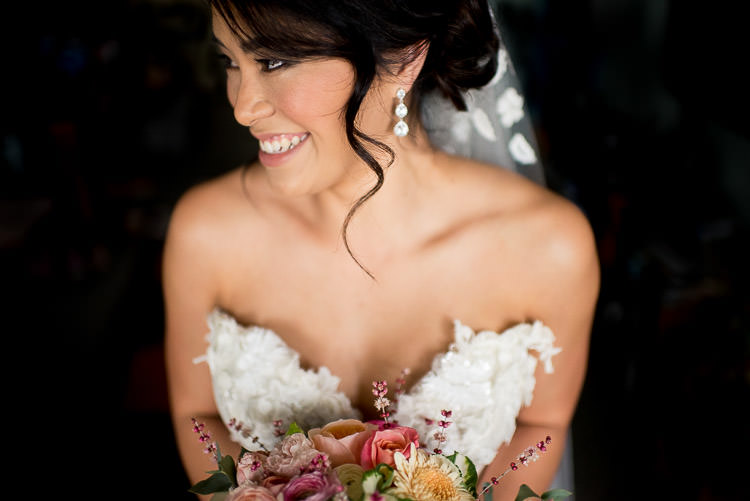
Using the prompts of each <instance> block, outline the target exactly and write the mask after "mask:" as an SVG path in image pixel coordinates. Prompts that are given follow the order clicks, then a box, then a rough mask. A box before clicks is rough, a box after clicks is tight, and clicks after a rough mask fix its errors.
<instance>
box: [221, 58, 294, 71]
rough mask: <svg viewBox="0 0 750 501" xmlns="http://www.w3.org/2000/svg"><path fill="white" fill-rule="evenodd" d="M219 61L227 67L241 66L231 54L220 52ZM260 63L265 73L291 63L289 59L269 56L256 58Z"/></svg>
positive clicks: (228, 68) (235, 67)
mask: <svg viewBox="0 0 750 501" xmlns="http://www.w3.org/2000/svg"><path fill="white" fill-rule="evenodd" d="M217 56H218V58H219V61H220V62H221V65H222V66H223V67H224V68H225V69H227V70H230V69H237V68H239V65H238V64H237V63H235V62H234V61H233V60H232V59H231V58H230V57H229V56H227V55H226V54H224V53H219V54H218V55H217ZM255 61H256V62H257V63H258V64H260V65H261V71H263V72H265V73H271V72H273V71H276V70H278V69H281V68H284V67H288V66H290V65H291V63H290V62H289V61H285V60H283V59H275V58H268V59H262V58H260V59H256V60H255Z"/></svg>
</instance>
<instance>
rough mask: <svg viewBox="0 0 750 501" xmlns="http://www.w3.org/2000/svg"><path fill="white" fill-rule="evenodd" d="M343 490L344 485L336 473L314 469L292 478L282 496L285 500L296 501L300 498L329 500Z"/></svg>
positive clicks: (320, 500) (307, 500) (310, 500)
mask: <svg viewBox="0 0 750 501" xmlns="http://www.w3.org/2000/svg"><path fill="white" fill-rule="evenodd" d="M343 491H344V486H342V485H341V482H339V479H338V477H337V476H336V474H335V473H333V472H328V473H323V472H320V471H314V472H312V473H304V474H302V475H300V476H298V477H295V478H293V479H291V480H290V481H289V483H288V484H286V487H284V490H283V491H282V496H283V497H284V501H296V500H298V499H305V500H306V501H327V500H328V499H331V498H332V497H333V496H334V495H335V494H336V493H338V492H343Z"/></svg>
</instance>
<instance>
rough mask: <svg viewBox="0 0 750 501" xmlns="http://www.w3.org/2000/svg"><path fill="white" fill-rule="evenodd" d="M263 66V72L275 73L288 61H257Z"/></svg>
mask: <svg viewBox="0 0 750 501" xmlns="http://www.w3.org/2000/svg"><path fill="white" fill-rule="evenodd" d="M256 61H258V62H259V63H260V64H261V65H262V66H263V71H274V70H277V69H279V68H281V67H282V66H284V65H285V64H286V61H282V60H281V59H256Z"/></svg>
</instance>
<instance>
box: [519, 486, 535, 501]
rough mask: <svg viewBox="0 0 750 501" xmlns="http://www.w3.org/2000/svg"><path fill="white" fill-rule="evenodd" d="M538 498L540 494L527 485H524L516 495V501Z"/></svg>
mask: <svg viewBox="0 0 750 501" xmlns="http://www.w3.org/2000/svg"><path fill="white" fill-rule="evenodd" d="M531 497H534V498H538V497H539V494H537V493H536V492H534V491H532V490H531V487H529V486H528V485H526V484H522V485H521V487H520V488H519V489H518V494H517V495H516V501H523V500H524V499H526V498H531Z"/></svg>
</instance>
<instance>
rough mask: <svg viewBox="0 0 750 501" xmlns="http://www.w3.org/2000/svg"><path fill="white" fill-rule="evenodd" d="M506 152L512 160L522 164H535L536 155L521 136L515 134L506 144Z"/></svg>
mask: <svg viewBox="0 0 750 501" xmlns="http://www.w3.org/2000/svg"><path fill="white" fill-rule="evenodd" d="M508 151H510V155H511V156H512V157H513V159H514V160H515V161H516V162H518V163H522V164H526V165H528V164H533V163H536V153H535V152H534V148H532V147H531V145H530V144H529V142H528V141H526V138H525V137H523V134H521V133H516V134H514V135H513V137H512V138H510V141H509V142H508Z"/></svg>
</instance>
